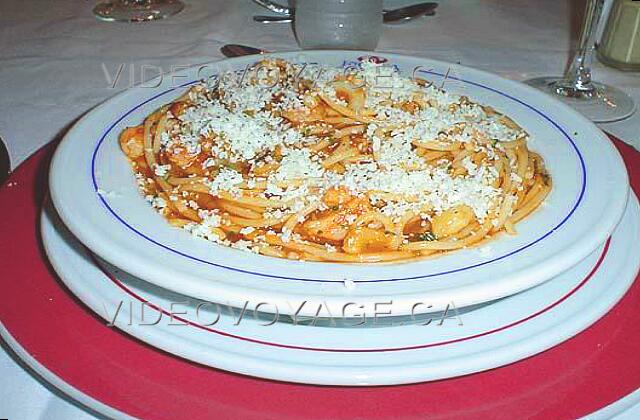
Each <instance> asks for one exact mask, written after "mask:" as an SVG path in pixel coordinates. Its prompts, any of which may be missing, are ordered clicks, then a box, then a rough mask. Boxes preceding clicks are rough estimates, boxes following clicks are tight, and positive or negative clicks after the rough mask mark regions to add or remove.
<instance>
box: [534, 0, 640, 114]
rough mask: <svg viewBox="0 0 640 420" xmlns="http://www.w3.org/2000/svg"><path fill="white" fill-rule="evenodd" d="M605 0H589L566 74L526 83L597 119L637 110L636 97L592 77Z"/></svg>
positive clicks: (631, 112)
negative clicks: (573, 54) (597, 32)
mask: <svg viewBox="0 0 640 420" xmlns="http://www.w3.org/2000/svg"><path fill="white" fill-rule="evenodd" d="M603 8H604V0H588V1H587V10H586V12H585V19H584V25H583V28H582V33H581V34H580V40H579V44H578V51H577V52H576V55H575V57H574V58H573V61H572V63H571V65H570V66H569V68H568V69H567V71H566V72H565V74H564V76H563V77H540V78H536V79H531V80H528V81H525V83H527V84H529V85H531V86H533V87H535V88H538V89H540V90H542V91H545V92H547V93H549V94H551V95H553V96H555V97H556V98H558V99H559V100H561V101H562V102H564V103H566V104H567V105H570V106H571V107H573V108H575V109H576V110H578V111H579V112H580V113H582V114H583V115H584V116H586V117H587V118H589V119H590V120H592V121H594V122H610V121H618V120H622V119H624V118H627V117H629V116H631V114H633V112H634V111H635V104H634V102H633V99H631V97H630V96H629V95H627V94H626V93H624V92H623V91H621V90H620V89H618V88H615V87H613V86H609V85H604V84H602V83H596V82H593V81H592V80H591V63H592V61H593V52H594V49H595V38H596V31H597V27H598V22H599V21H600V18H601V17H602V10H603Z"/></svg>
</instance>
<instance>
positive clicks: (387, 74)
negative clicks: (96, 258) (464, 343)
mask: <svg viewBox="0 0 640 420" xmlns="http://www.w3.org/2000/svg"><path fill="white" fill-rule="evenodd" d="M157 82H158V83H157V84H155V85H154V86H155V87H153V88H149V87H147V86H139V87H136V88H133V89H130V90H128V91H126V92H124V93H122V94H120V95H118V96H116V97H115V98H113V99H111V100H110V101H108V102H106V103H105V104H103V105H101V106H100V107H98V108H97V109H96V110H94V111H92V112H91V113H90V114H89V115H88V116H87V117H85V118H84V119H83V120H82V121H81V122H79V123H78V124H77V126H76V127H74V129H72V130H71V132H70V133H69V134H68V135H67V137H66V138H65V140H64V141H63V142H62V144H61V146H60V147H59V150H58V151H57V153H56V156H55V158H54V161H53V165H52V172H51V190H52V197H53V201H54V203H55V205H56V208H57V209H58V212H59V213H60V215H61V216H62V219H63V220H64V222H65V223H66V224H67V225H68V226H69V227H70V228H71V230H72V231H73V232H74V233H75V234H76V235H77V236H78V237H79V238H80V239H81V240H82V241H83V242H84V243H85V244H86V245H87V246H88V247H89V248H91V249H92V250H93V251H94V252H96V253H98V254H99V255H100V256H102V257H103V258H105V259H106V260H108V261H110V262H111V263H113V264H115V265H117V266H119V267H121V268H123V269H124V270H126V271H129V272H131V273H132V274H135V275H137V276H139V277H141V278H144V279H146V280H148V281H151V282H153V283H156V284H158V285H160V286H163V287H167V288H169V289H171V290H173V291H176V292H180V293H184V294H187V295H192V296H196V297H199V298H204V299H210V300H213V301H216V302H219V301H223V300H225V301H228V302H232V303H233V304H240V303H241V302H243V301H245V300H249V298H252V299H253V298H255V299H259V300H260V301H267V302H269V303H270V304H274V305H276V304H277V303H280V304H283V303H284V302H285V301H286V302H289V301H290V300H291V299H298V300H300V299H305V300H309V299H310V300H317V301H322V302H324V303H325V304H334V305H338V306H337V307H339V305H340V304H344V303H345V302H346V301H345V299H353V298H359V299H361V301H362V303H363V304H365V305H366V304H371V303H372V302H373V301H374V300H376V299H378V300H379V299H380V298H383V297H384V298H389V299H393V300H394V301H396V302H399V303H398V305H397V308H396V310H397V311H398V312H397V313H398V314H400V313H402V314H406V313H408V312H409V307H410V306H411V305H414V304H415V298H416V297H421V298H428V300H429V302H428V304H424V303H425V302H421V303H423V304H424V306H425V307H427V306H428V307H429V309H431V310H438V309H441V308H442V307H444V305H448V304H450V303H453V304H455V305H456V306H464V305H470V304H475V303H480V302H484V301H487V300H491V299H496V298H499V297H503V296H506V295H509V294H512V293H516V292H518V291H521V290H524V289H526V288H528V287H532V286H534V285H536V284H539V283H540V282H543V281H545V280H548V279H549V278H551V277H553V276H555V275H557V274H559V273H560V272H562V271H564V270H566V269H568V268H570V267H572V266H574V265H575V264H577V263H578V262H579V261H580V260H581V259H583V258H584V257H585V256H586V255H588V254H589V253H590V252H591V251H593V249H595V248H596V247H597V246H598V245H600V244H601V243H602V242H603V241H604V240H605V239H606V238H607V237H608V235H609V234H610V233H611V231H612V230H613V228H614V227H615V226H616V225H617V223H618V221H619V219H620V217H621V215H622V212H623V211H624V208H625V206H626V201H627V194H628V181H627V175H626V172H625V169H624V165H623V164H622V163H621V159H620V156H619V155H618V153H617V152H616V150H615V149H614V148H613V146H612V145H611V143H610V142H609V141H608V139H606V137H605V136H604V135H603V134H602V133H601V132H600V131H599V130H598V129H597V128H596V127H595V126H593V125H592V124H591V123H590V122H588V121H586V120H584V119H583V118H582V117H581V116H579V115H578V114H576V113H574V112H573V111H571V110H570V109H568V108H566V107H564V106H562V104H559V103H557V102H555V101H553V100H552V99H551V98H548V97H546V96H544V95H542V94H538V93H537V92H535V91H533V90H531V89H528V88H527V87H525V86H523V85H520V84H518V83H515V82H511V81H507V80H504V79H500V78H498V77H497V76H493V75H490V74H487V73H483V72H480V71H477V70H473V69H468V68H465V67H462V66H459V65H450V64H447V63H441V62H436V61H431V60H424V59H418V58H411V57H404V56H398V55H393V54H385V55H384V56H370V55H367V54H365V53H357V52H356V53H354V52H304V54H301V53H282V54H274V55H266V56H262V57H260V58H256V57H244V58H240V59H232V60H225V61H222V62H219V63H214V64H211V65H207V66H202V67H199V68H194V69H188V70H185V71H182V72H177V73H173V74H171V75H166V76H163V77H161V78H159V79H158V80H157ZM177 82H178V83H177ZM156 85H157V86H156ZM80 139H82V140H80ZM85 174H88V176H86V177H85V176H84V175H85ZM411 302H413V303H411ZM283 309H285V308H281V307H278V308H277V309H276V310H283ZM414 309H415V308H413V309H411V311H413V310H414Z"/></svg>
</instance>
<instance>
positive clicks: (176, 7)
mask: <svg viewBox="0 0 640 420" xmlns="http://www.w3.org/2000/svg"><path fill="white" fill-rule="evenodd" d="M183 7H184V3H182V2H181V1H180V0H110V1H104V2H102V3H98V5H96V7H94V8H93V14H94V15H95V16H96V17H97V18H98V19H102V20H106V21H109V22H113V21H118V22H146V21H150V20H158V19H164V18H166V17H168V16H171V15H175V14H176V13H178V12H179V11H181V10H182V8H183Z"/></svg>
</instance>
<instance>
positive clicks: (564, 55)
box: [0, 0, 640, 419]
mask: <svg viewBox="0 0 640 420" xmlns="http://www.w3.org/2000/svg"><path fill="white" fill-rule="evenodd" d="M183 1H184V2H185V3H186V4H187V7H186V8H185V9H184V11H183V12H182V13H180V14H179V15H177V16H174V17H172V18H170V19H168V20H166V21H162V22H153V23H144V24H119V23H105V22H99V21H97V20H96V19H95V18H94V17H93V16H92V14H91V8H92V7H93V5H94V4H95V2H94V1H79V0H23V1H17V0H16V1H10V0H0V89H1V94H0V137H2V139H3V140H4V141H5V142H6V143H7V145H8V149H9V152H10V155H11V159H12V166H14V167H15V166H17V165H18V164H19V163H20V162H22V161H23V160H24V159H26V158H27V157H28V156H29V155H30V154H31V153H33V152H34V151H35V150H37V149H38V148H40V147H41V146H42V145H44V144H46V143H48V142H50V141H51V140H53V139H55V138H57V137H59V136H61V135H63V134H64V132H65V130H66V129H68V127H69V126H70V125H71V124H72V123H73V122H74V121H75V120H77V119H78V118H79V117H81V116H82V115H83V114H84V113H85V112H87V111H88V110H89V109H91V108H92V107H93V106H95V105H96V104H98V103H100V102H102V101H104V100H105V99H107V98H108V97H110V96H112V95H114V94H115V93H116V92H118V91H120V90H122V89H125V88H127V87H128V86H130V85H132V84H134V83H136V82H139V81H140V80H141V78H142V77H143V74H142V73H143V71H144V69H145V66H146V69H147V70H146V72H147V73H146V75H147V76H151V75H153V74H155V73H157V72H158V71H170V70H171V68H172V66H181V65H192V64H199V63H204V62H209V61H214V60H217V59H220V58H221V57H222V55H221V54H220V52H219V48H220V47H221V46H222V45H224V44H226V43H240V44H248V45H254V46H258V47H260V48H263V49H267V50H291V49H296V48H297V45H296V42H295V38H294V36H293V33H292V31H291V27H290V26H289V25H277V24H273V25H260V24H256V23H253V22H252V20H251V15H252V13H254V12H260V13H264V10H262V9H260V8H259V7H258V6H255V5H254V4H252V3H251V2H249V0H183ZM412 2H413V1H411V0H388V5H387V6H397V5H401V4H407V3H412ZM440 3H441V4H440V7H439V8H438V11H437V15H436V16H435V17H430V18H425V19H422V20H420V21H416V22H412V23H409V24H407V25H402V26H394V27H391V26H387V27H385V29H384V34H383V37H382V40H381V42H380V45H379V48H378V49H379V50H380V51H388V52H399V53H404V54H411V55H417V56H424V57H430V58H435V59H441V60H445V61H451V62H460V63H461V64H464V65H468V66H473V67H477V68H480V69H484V70H488V71H492V72H494V73H498V74H500V75H502V76H505V77H508V78H511V79H515V80H523V79H527V78H531V77H535V76H539V75H547V74H559V73H561V72H562V70H563V68H564V66H565V64H566V62H567V60H568V58H569V52H568V51H569V48H570V46H571V44H572V41H571V40H572V36H571V30H570V28H571V27H572V25H571V18H570V16H572V15H573V14H574V12H573V11H572V10H571V8H570V6H569V5H570V4H571V3H581V2H580V1H574V2H570V1H568V0H567V1H562V0H537V1H531V0H510V1H504V0H442V1H441V2H440ZM118 74H119V76H118V77H117V80H115V83H114V79H115V78H116V75H118ZM594 77H595V78H596V79H597V80H599V81H602V82H605V83H609V84H613V85H615V86H618V87H620V88H622V89H624V90H626V91H627V92H629V93H630V94H631V95H632V96H633V97H634V99H635V101H636V102H637V103H640V74H638V73H622V72H619V71H616V70H614V69H610V68H607V67H604V66H603V65H601V64H599V63H596V64H595V70H594ZM602 128H604V129H605V130H607V131H609V132H611V133H613V134H616V135H618V136H619V137H621V138H622V139H623V140H625V141H627V142H628V143H631V144H634V145H635V146H636V147H638V148H640V113H637V114H636V115H635V116H633V117H632V118H630V119H628V120H625V121H622V122H617V123H610V124H603V125H602ZM87 416H88V415H87V414H83V413H82V412H80V411H79V410H78V409H77V408H75V407H74V406H72V405H70V404H69V403H66V402H64V401H61V400H60V399H59V398H57V397H55V396H54V394H52V393H50V392H49V391H48V390H47V389H46V388H44V387H43V386H42V385H40V384H39V383H38V382H36V381H35V380H33V379H32V378H31V377H30V376H29V375H27V374H26V373H25V372H24V371H23V370H22V369H21V368H20V367H18V366H17V365H16V364H15V363H14V362H13V361H12V360H11V359H10V358H8V357H7V355H6V354H4V352H2V351H0V418H3V417H8V418H11V419H14V418H20V419H22V418H38V417H41V418H43V419H44V418H47V419H56V418H59V419H73V418H86V417H87Z"/></svg>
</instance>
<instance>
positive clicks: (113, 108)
mask: <svg viewBox="0 0 640 420" xmlns="http://www.w3.org/2000/svg"><path fill="white" fill-rule="evenodd" d="M362 54H364V53H358V52H340V51H324V52H312V51H309V52H304V53H303V54H302V53H282V54H277V55H278V56H281V57H286V58H288V59H292V60H296V61H304V62H322V63H326V64H329V65H349V64H351V63H353V62H356V63H357V58H358V57H359V56H361V55H362ZM384 58H386V59H388V60H389V63H391V64H394V65H397V66H398V67H399V68H400V69H401V70H402V71H403V72H405V73H408V74H411V72H413V71H415V72H416V74H417V75H419V76H420V77H422V78H426V79H429V80H432V81H434V82H435V83H436V84H438V85H441V84H443V83H444V84H445V88H446V89H448V90H450V91H454V92H456V93H464V94H466V95H468V96H470V97H471V98H472V99H474V100H477V101H479V102H481V103H485V104H489V105H491V106H494V107H495V108H497V109H498V110H500V111H503V112H505V113H507V114H508V115H509V116H511V117H512V118H514V119H515V120H516V121H517V122H518V123H519V124H520V125H522V126H523V127H524V128H525V129H526V130H527V131H528V132H529V133H530V134H531V135H532V141H531V148H532V149H533V150H536V151H538V152H540V153H541V154H542V156H543V157H544V159H545V161H546V163H547V166H548V168H549V171H550V173H551V176H552V177H553V180H554V189H553V191H552V193H551V195H550V196H549V198H548V200H547V202H546V203H545V204H544V205H543V206H542V208H541V209H539V210H538V211H536V212H535V213H534V214H533V215H531V216H530V217H529V218H527V219H526V220H525V221H523V222H522V223H519V224H518V226H517V228H518V231H519V234H518V235H517V236H514V237H507V236H506V235H504V236H501V237H500V238H498V240H496V241H494V242H493V243H491V244H490V247H488V248H484V249H481V250H478V249H469V250H462V251H459V252H454V253H451V254H450V255H447V256H443V257H439V258H437V259H429V260H423V261H419V262H410V263H400V264H384V265H345V264H329V263H311V262H297V261H288V260H281V259H276V258H270V257H264V256H259V255H254V254H250V253H247V252H243V251H239V250H235V249H230V248H226V247H221V246H217V245H214V244H212V243H209V242H207V241H204V240H197V239H194V238H192V237H191V236H190V235H189V234H188V233H187V232H185V231H181V230H178V229H175V228H171V227H170V226H169V225H168V224H167V223H166V221H165V220H164V219H163V218H162V217H161V216H159V215H158V214H156V213H154V211H153V210H152V209H151V208H150V206H149V205H148V204H147V203H146V202H145V200H143V198H142V197H141V196H140V194H139V192H138V190H137V187H136V183H135V181H134V176H133V174H132V171H131V169H130V167H129V164H128V162H127V161H126V159H125V157H124V155H123V154H122V152H121V151H120V149H119V146H118V142H117V137H118V134H119V133H120V131H121V130H122V129H123V128H124V127H126V126H130V125H136V124H139V123H141V122H142V120H143V119H144V117H145V116H146V115H148V114H149V113H151V112H152V111H153V110H154V109H156V108H157V107H159V106H160V105H162V104H165V103H167V102H169V101H171V100H173V99H174V98H176V97H177V96H179V95H180V94H182V93H183V92H184V91H185V89H186V86H188V85H189V84H191V83H193V81H195V80H196V79H198V78H199V77H201V76H202V75H204V74H215V73H218V72H219V71H221V70H229V69H242V68H244V67H245V66H246V65H248V64H250V63H253V62H254V61H255V60H256V59H257V58H256V57H243V58H238V59H232V60H226V61H222V62H219V63H214V64H211V65H209V66H207V67H205V68H204V70H203V68H194V69H188V70H184V71H182V72H179V73H175V74H172V75H166V76H164V77H163V78H161V79H159V80H157V82H153V83H148V84H147V85H146V86H139V87H136V88H133V89H130V90H127V91H126V92H123V93H122V94H120V95H117V96H116V97H114V98H113V99H111V100H109V101H107V102H106V103H104V104H103V105H101V106H99V107H97V108H96V109H95V110H93V111H92V112H90V113H89V114H88V115H87V116H86V117H84V118H83V119H82V120H81V121H80V122H79V123H78V124H76V126H75V127H74V128H73V129H72V130H70V132H69V133H68V135H67V136H66V137H65V139H64V140H63V142H62V143H61V144H60V146H59V148H58V151H57V152H56V155H55V157H54V160H53V163H52V168H51V177H50V182H51V194H52V198H53V202H54V204H55V206H56V208H57V210H58V212H59V213H60V215H61V217H62V219H63V220H64V222H65V223H66V224H67V226H68V227H69V228H70V229H71V230H72V232H73V233H74V234H75V235H76V236H77V237H78V238H79V239H80V240H81V241H82V242H83V243H85V244H86V245H87V246H88V247H89V248H90V249H91V250H93V251H94V252H95V253H97V254H98V255H100V256H101V257H103V258H104V259H106V260H107V261H109V262H111V263H113V264H114V265H116V266H119V267H122V268H123V269H125V270H127V271H128V272H130V273H132V274H134V275H136V276H137V277H140V278H143V279H145V280H147V281H150V282H152V283H155V284H157V285H159V286H161V287H164V288H167V289H170V290H173V291H176V292H179V293H182V294H185V295H189V296H194V297H198V298H202V299H207V300H213V301H219V302H231V303H232V304H234V305H236V306H238V305H240V306H241V305H242V304H243V302H244V301H245V300H247V299H250V300H253V301H267V302H270V303H273V304H274V305H275V304H277V305H278V307H279V308H280V310H281V311H291V310H290V309H288V308H297V307H299V304H300V303H301V302H304V301H308V302H312V303H318V302H327V304H328V305H330V306H331V307H332V308H334V309H335V310H340V308H342V307H343V306H344V305H345V304H346V303H349V302H351V301H352V300H353V299H358V301H359V302H363V303H364V304H365V305H369V306H370V305H372V304H373V303H374V302H375V301H378V300H380V299H381V298H387V299H391V300H393V301H394V303H395V305H394V308H393V310H394V314H403V313H404V314H407V313H410V312H411V311H412V308H413V306H414V304H415V302H416V300H418V299H420V300H422V299H424V298H425V296H428V298H429V305H431V308H430V309H432V310H434V309H443V308H445V307H446V305H447V304H449V302H450V301H451V300H454V301H455V302H456V303H457V304H458V305H459V306H460V307H462V306H466V305H471V304H475V303H480V302H486V301H490V300H493V299H496V298H500V297H503V296H508V295H510V294H513V293H516V292H519V291H522V290H525V289H527V288H529V287H532V286H534V285H536V284H540V283H542V282H544V281H545V280H547V279H549V278H551V277H554V276H556V275H558V274H559V273H561V272H563V271H564V270H567V269H568V268H570V267H572V266H573V265H575V264H576V263H577V262H578V261H580V260H582V259H583V258H585V257H586V256H587V255H589V254H590V253H591V252H592V251H593V250H594V249H595V248H596V247H597V246H599V245H601V244H602V243H603V241H604V240H605V239H606V238H607V237H608V236H609V235H610V233H611V232H612V231H613V229H614V227H615V226H616V224H617V223H618V221H619V220H620V217H621V216H622V213H623V210H624V206H625V203H626V199H627V194H628V179H627V173H626V170H625V166H624V164H623V162H622V159H621V158H620V155H619V154H618V152H617V150H616V149H615V148H614V146H613V145H612V144H611V142H610V141H609V139H608V138H607V137H606V136H605V135H604V134H603V133H602V132H601V131H600V130H599V129H598V128H596V126H594V125H593V124H592V123H590V122H589V121H587V120H586V119H584V118H583V117H582V116H580V115H579V114H578V113H576V112H574V111H573V110H571V109H570V108H568V107H566V106H565V105H563V104H561V103H560V102H557V101H555V100H553V99H552V98H550V97H549V96H547V95H545V94H543V93H540V92H538V91H536V90H534V89H531V88H529V87H527V86H524V85H522V84H519V83H516V82H512V81H508V80H504V79H501V78H499V77H497V76H494V75H492V74H489V73H485V72H481V71H478V70H473V69H469V68H466V67H462V66H458V65H451V64H447V63H443V62H438V61H432V60H425V59H419V58H411V57H405V56H399V55H392V54H384ZM155 85H158V86H157V87H149V86H155ZM176 85H178V87H176ZM345 279H347V280H349V281H347V282H345V281H344V280H345ZM351 281H353V283H352V282H351ZM345 284H346V285H353V284H355V285H356V287H355V288H348V287H345ZM311 306H313V305H310V306H308V307H304V308H303V309H302V312H301V313H303V314H306V315H311V314H312V311H310V310H308V308H309V307H311ZM423 309H425V308H419V309H418V310H423Z"/></svg>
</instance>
